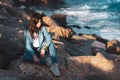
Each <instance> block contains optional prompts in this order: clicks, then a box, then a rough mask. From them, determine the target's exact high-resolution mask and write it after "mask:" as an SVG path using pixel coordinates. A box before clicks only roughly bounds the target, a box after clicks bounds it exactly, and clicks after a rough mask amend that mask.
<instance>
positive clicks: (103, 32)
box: [37, 0, 120, 41]
mask: <svg viewBox="0 0 120 80" xmlns="http://www.w3.org/2000/svg"><path fill="white" fill-rule="evenodd" d="M64 1H65V2H66V4H65V5H60V6H61V7H60V8H56V9H49V8H46V9H42V10H41V9H37V11H44V13H46V14H47V15H49V16H50V15H52V14H53V13H56V14H57V13H62V14H65V15H66V16H67V23H68V25H73V24H77V25H79V26H81V27H82V29H77V28H73V29H74V30H75V31H76V32H77V33H84V34H93V33H95V34H97V35H99V36H102V37H103V38H105V39H109V40H111V39H117V40H119V41H120V0H64ZM58 6H59V5H57V6H54V8H55V7H58ZM83 26H90V27H91V29H86V28H84V27H83Z"/></svg>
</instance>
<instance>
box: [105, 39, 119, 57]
mask: <svg viewBox="0 0 120 80" xmlns="http://www.w3.org/2000/svg"><path fill="white" fill-rule="evenodd" d="M107 51H108V52H109V53H113V54H118V55H120V42H119V41H118V40H111V41H108V42H107Z"/></svg>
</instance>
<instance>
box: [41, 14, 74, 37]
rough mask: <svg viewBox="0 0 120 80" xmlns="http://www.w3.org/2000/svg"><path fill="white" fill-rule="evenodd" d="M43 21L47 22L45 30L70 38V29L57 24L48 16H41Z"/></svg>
mask: <svg viewBox="0 0 120 80" xmlns="http://www.w3.org/2000/svg"><path fill="white" fill-rule="evenodd" d="M43 22H44V23H45V24H47V26H48V27H47V30H48V31H49V32H51V33H52V34H57V35H58V36H59V37H63V38H70V37H71V33H72V30H71V29H70V28H63V27H61V26H58V25H57V24H56V22H55V21H54V20H53V19H51V18H50V17H48V16H44V17H43Z"/></svg>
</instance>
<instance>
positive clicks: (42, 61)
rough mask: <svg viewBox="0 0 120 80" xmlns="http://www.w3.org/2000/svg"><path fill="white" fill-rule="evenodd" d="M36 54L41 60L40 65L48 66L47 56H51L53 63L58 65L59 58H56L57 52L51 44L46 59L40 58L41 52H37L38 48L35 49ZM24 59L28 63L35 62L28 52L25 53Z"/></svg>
mask: <svg viewBox="0 0 120 80" xmlns="http://www.w3.org/2000/svg"><path fill="white" fill-rule="evenodd" d="M33 50H34V52H35V54H36V55H37V57H38V58H39V59H40V64H46V56H47V55H49V56H50V57H51V59H52V62H53V63H56V62H57V57H56V51H55V48H54V44H53V43H51V44H50V45H49V48H48V51H46V52H45V56H44V58H42V57H41V56H40V52H39V51H37V48H33ZM23 58H24V59H25V60H26V61H29V62H34V59H33V56H32V55H31V54H30V53H29V52H28V51H25V53H24V55H23Z"/></svg>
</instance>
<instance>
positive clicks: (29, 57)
mask: <svg viewBox="0 0 120 80" xmlns="http://www.w3.org/2000/svg"><path fill="white" fill-rule="evenodd" d="M23 58H24V59H25V60H26V61H28V62H34V59H33V56H32V55H31V54H30V53H28V52H27V51H26V52H25V53H24V55H23Z"/></svg>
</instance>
